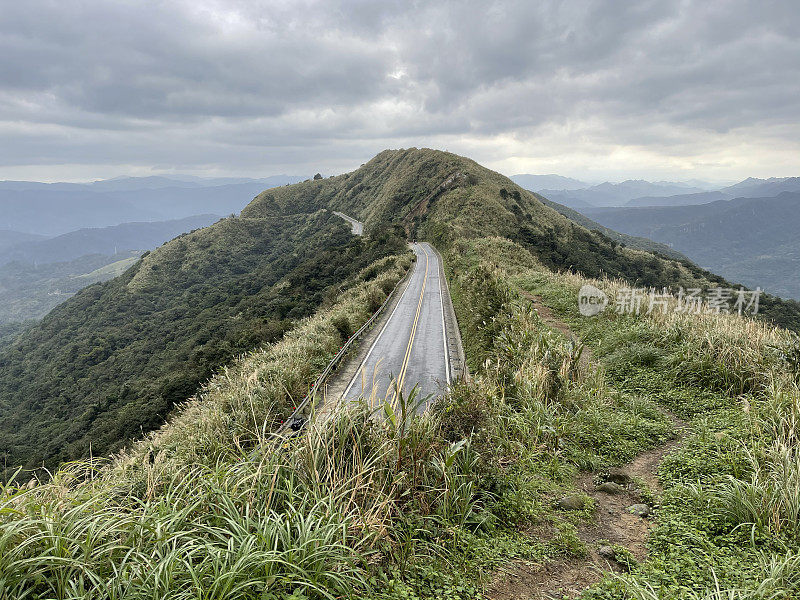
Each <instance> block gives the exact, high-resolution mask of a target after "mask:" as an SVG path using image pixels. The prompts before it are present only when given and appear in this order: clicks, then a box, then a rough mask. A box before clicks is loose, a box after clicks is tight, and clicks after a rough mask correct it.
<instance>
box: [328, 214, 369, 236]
mask: <svg viewBox="0 0 800 600" xmlns="http://www.w3.org/2000/svg"><path fill="white" fill-rule="evenodd" d="M333 214H335V215H336V216H337V217H341V218H343V219H344V220H345V221H347V222H348V223H350V227H351V228H352V230H353V233H354V234H355V235H364V224H363V223H362V222H361V221H356V220H355V219H354V218H353V217H348V216H347V215H346V214H344V213H340V212H338V211H333Z"/></svg>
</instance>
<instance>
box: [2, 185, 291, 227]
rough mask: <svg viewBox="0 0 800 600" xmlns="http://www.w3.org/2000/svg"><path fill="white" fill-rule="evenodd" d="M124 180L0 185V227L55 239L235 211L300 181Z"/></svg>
mask: <svg viewBox="0 0 800 600" xmlns="http://www.w3.org/2000/svg"><path fill="white" fill-rule="evenodd" d="M302 180H303V178H302V177H297V176H285V175H281V176H276V177H270V178H266V179H263V180H244V181H242V180H236V179H233V180H230V181H229V180H228V179H212V180H210V184H209V182H207V181H206V180H198V179H188V180H186V179H185V178H179V179H173V178H166V177H144V178H140V177H127V178H119V179H111V180H105V181H97V182H92V183H87V184H74V183H36V182H17V181H11V182H9V181H6V182H0V206H2V208H3V216H2V218H0V229H10V230H13V231H18V232H23V233H34V234H40V235H48V236H54V235H60V234H63V233H67V232H70V231H74V230H76V229H81V228H86V227H108V226H110V225H119V224H120V223H128V222H133V221H165V220H171V219H182V218H184V217H189V216H192V215H200V214H221V215H227V214H231V213H238V212H239V211H240V210H242V208H244V206H245V205H246V204H247V203H248V202H249V200H251V199H252V198H253V197H255V196H256V195H257V194H258V193H259V192H261V191H262V190H264V189H265V188H268V187H275V186H278V185H285V184H288V183H295V182H297V181H302Z"/></svg>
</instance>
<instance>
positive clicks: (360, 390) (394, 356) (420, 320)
mask: <svg viewBox="0 0 800 600" xmlns="http://www.w3.org/2000/svg"><path fill="white" fill-rule="evenodd" d="M412 248H413V250H414V253H415V254H416V255H417V260H416V263H415V265H414V270H413V272H412V273H411V275H410V278H409V281H408V285H407V286H406V288H405V290H404V291H403V294H402V296H401V297H400V299H399V301H398V302H397V304H396V305H395V307H394V309H393V310H392V312H391V313H390V316H389V318H388V319H387V320H386V321H385V322H384V323H383V325H382V326H381V329H379V330H378V334H377V337H375V339H374V340H373V341H372V342H371V346H370V347H369V350H368V352H367V354H366V356H365V358H364V359H363V360H362V362H361V364H360V365H359V366H358V368H357V370H356V373H355V375H353V376H352V378H351V379H350V380H349V383H348V384H347V387H346V388H345V391H344V393H343V395H342V396H341V398H342V399H344V400H356V399H358V398H359V397H364V398H365V399H367V400H370V399H371V398H374V399H379V400H382V399H383V398H386V397H390V398H394V394H395V390H396V389H397V388H396V385H395V383H397V384H398V385H399V389H401V390H402V392H403V394H404V396H405V397H406V398H408V395H409V393H410V392H411V390H412V389H413V388H414V387H415V386H418V390H419V394H420V396H419V397H420V398H422V397H426V396H429V395H430V396H437V395H441V393H442V392H443V390H444V389H445V388H446V387H447V385H448V384H449V383H450V378H451V374H450V361H449V354H448V348H447V340H446V338H445V322H444V319H445V316H444V315H445V311H444V304H443V297H442V293H443V289H444V288H443V282H442V281H441V278H440V274H441V272H442V270H441V268H440V264H439V255H438V254H437V253H436V252H435V251H434V250H433V248H431V246H430V244H427V243H424V242H423V243H419V244H414V245H413V246H412ZM444 293H445V294H446V293H447V292H446V291H445V292H444ZM426 407H427V403H425V404H423V405H421V406H420V410H424V409H425V408H426Z"/></svg>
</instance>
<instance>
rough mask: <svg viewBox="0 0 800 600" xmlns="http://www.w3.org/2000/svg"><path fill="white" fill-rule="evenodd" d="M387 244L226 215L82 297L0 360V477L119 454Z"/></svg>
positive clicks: (317, 226)
mask: <svg viewBox="0 0 800 600" xmlns="http://www.w3.org/2000/svg"><path fill="white" fill-rule="evenodd" d="M399 248H402V243H401V242H400V241H399V240H398V239H397V238H392V237H391V236H383V237H382V238H379V239H367V240H360V239H355V238H353V236H352V235H351V234H350V232H349V228H348V227H347V226H346V225H345V224H344V222H342V221H341V219H339V218H338V217H335V216H333V215H331V214H330V213H327V212H315V213H311V214H297V215H286V216H273V217H269V218H260V219H254V218H249V219H240V218H230V219H225V220H223V221H220V222H219V223H217V224H215V225H213V226H211V227H208V228H206V229H201V230H198V231H195V232H193V233H190V234H185V235H182V236H179V237H178V238H176V239H175V240H173V241H171V242H169V243H167V244H165V245H164V246H162V247H161V248H159V249H157V250H155V251H153V252H151V253H149V254H147V255H145V257H144V258H143V259H142V260H141V261H139V262H137V264H136V265H134V266H133V267H131V268H130V269H129V270H128V271H127V272H126V273H125V274H124V275H122V276H121V277H118V278H116V279H113V280H111V281H109V282H106V283H102V284H96V285H92V286H89V287H88V288H85V289H84V290H82V291H81V292H79V293H78V294H77V295H76V296H74V297H73V298H72V299H70V300H68V301H67V302H65V303H64V304H62V305H60V306H58V307H57V308H56V309H54V310H53V311H52V312H51V313H50V314H49V315H48V316H47V317H46V318H45V319H43V320H42V322H41V323H40V324H38V325H36V326H35V327H34V328H32V329H31V330H30V331H28V332H27V333H26V334H25V335H24V336H23V337H22V338H21V339H19V340H17V341H16V343H14V344H13V345H12V346H10V347H8V348H6V349H4V350H3V351H2V352H0V423H2V426H1V427H0V455H2V456H3V458H4V463H5V464H6V465H8V469H9V470H8V471H6V473H7V474H8V472H10V470H12V469H13V467H14V466H16V465H25V466H26V467H28V468H30V467H35V466H41V465H42V464H44V465H46V466H48V467H53V466H56V465H57V464H58V463H59V462H62V461H65V460H70V459H75V458H80V457H84V456H86V455H88V453H89V451H90V449H91V451H92V452H93V453H94V454H95V455H104V454H107V453H108V452H111V451H116V450H119V449H120V448H122V446H123V445H124V444H125V443H126V442H127V441H129V440H131V439H132V438H135V437H137V436H140V435H141V434H142V432H143V431H144V432H146V431H149V430H151V429H153V428H155V427H158V426H160V425H161V424H162V423H163V422H164V420H165V418H166V416H167V415H168V413H169V411H170V409H171V408H172V406H173V405H174V404H175V403H177V402H181V401H183V400H185V399H186V398H188V397H189V396H191V395H192V394H194V392H195V391H196V390H197V389H198V387H199V385H200V384H201V383H202V382H203V381H205V380H206V379H208V378H209V377H210V376H211V375H212V373H214V371H216V370H217V369H218V368H220V367H221V366H222V365H225V364H226V363H228V362H230V361H231V360H232V359H233V358H234V357H235V356H237V355H238V354H241V353H243V352H245V351H248V350H250V349H252V348H254V347H257V346H259V345H260V344H264V343H270V342H274V341H275V340H277V339H279V338H280V337H281V336H282V335H283V333H284V332H285V331H286V330H287V329H289V328H290V327H291V326H292V324H293V323H294V322H296V321H297V320H298V319H301V318H303V317H305V316H307V315H308V314H310V313H311V312H312V311H313V310H314V309H316V308H317V307H318V306H319V305H320V304H321V303H322V302H323V301H324V300H325V299H326V298H327V297H329V295H330V294H331V293H333V292H332V291H333V290H336V289H338V286H340V285H342V284H344V283H345V282H346V281H347V280H348V278H350V277H352V276H353V275H354V274H355V273H357V272H358V271H359V270H360V269H362V268H363V267H364V266H366V265H367V264H369V263H370V262H372V261H373V260H375V259H377V258H380V257H382V256H385V255H386V254H388V253H392V252H396V251H397V250H398V249H399Z"/></svg>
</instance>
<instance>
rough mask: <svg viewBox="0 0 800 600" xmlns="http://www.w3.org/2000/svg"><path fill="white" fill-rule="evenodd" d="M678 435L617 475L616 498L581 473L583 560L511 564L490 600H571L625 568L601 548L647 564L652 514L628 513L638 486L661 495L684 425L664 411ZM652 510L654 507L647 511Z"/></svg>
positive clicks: (545, 314)
mask: <svg viewBox="0 0 800 600" xmlns="http://www.w3.org/2000/svg"><path fill="white" fill-rule="evenodd" d="M522 295H523V296H524V297H526V298H528V299H529V300H531V302H533V303H534V305H535V308H536V310H537V312H538V314H539V316H540V317H541V318H542V320H543V321H544V322H545V323H547V325H549V326H550V327H553V328H554V329H556V330H558V331H560V332H562V333H563V334H565V335H567V336H569V337H571V338H574V339H577V338H576V336H574V335H573V333H572V331H571V330H570V328H569V326H568V325H567V324H566V323H564V322H563V321H561V320H559V319H558V318H557V317H556V316H555V315H554V314H553V311H552V310H550V308H548V307H547V306H545V305H544V304H542V302H541V298H539V297H537V296H534V295H533V294H530V293H528V292H525V291H522ZM592 358H593V357H592V353H591V350H590V349H589V348H586V349H585V350H584V352H583V354H582V356H581V362H582V366H583V367H584V368H588V367H589V365H590V362H591V361H592ZM664 413H665V414H667V416H669V417H670V418H671V419H672V420H673V422H675V424H676V428H677V430H678V436H679V437H678V439H677V440H673V441H671V442H669V443H667V444H665V445H663V446H659V447H658V448H653V449H651V450H648V451H646V452H643V453H642V454H640V455H639V456H637V457H636V458H635V459H634V460H632V461H631V462H629V463H627V464H626V465H624V466H622V467H621V468H620V469H617V470H616V472H618V473H621V474H623V476H626V477H627V478H629V479H630V480H631V482H630V483H627V484H625V485H623V486H622V488H621V489H619V490H618V492H619V493H616V494H614V493H606V492H603V491H600V490H598V489H597V483H598V479H597V474H595V473H583V474H581V475H579V476H578V478H577V481H576V485H575V487H576V489H577V490H578V491H581V492H584V493H586V494H587V495H588V496H589V497H591V498H592V499H593V500H594V502H595V514H594V519H593V520H592V522H591V523H583V524H581V525H580V526H578V537H579V538H580V539H581V541H583V543H584V544H585V545H586V547H587V551H588V552H587V555H586V556H584V557H570V558H564V559H558V560H553V561H549V562H546V563H534V562H530V561H515V562H513V563H510V564H509V565H507V566H506V567H505V568H504V569H501V570H500V571H499V572H498V573H497V574H496V575H495V577H494V579H493V581H492V582H491V584H490V585H489V586H488V588H487V591H486V597H487V598H489V599H491V600H519V599H532V600H545V599H559V600H561V599H562V598H575V597H577V596H579V595H580V594H581V593H582V592H583V591H585V590H586V589H587V588H588V587H590V586H591V585H592V584H595V583H597V582H599V581H600V580H601V579H602V577H603V575H604V573H608V572H610V571H615V572H619V571H621V570H623V569H624V567H623V566H622V565H621V564H620V563H618V562H617V561H615V560H614V558H608V557H605V556H601V552H600V551H599V550H600V549H601V547H604V546H605V547H606V548H605V550H607V547H608V546H615V545H616V546H621V547H624V548H625V549H627V550H628V551H629V552H630V553H631V554H632V555H633V556H634V557H635V558H636V560H637V561H642V560H644V559H646V558H647V547H646V542H647V536H648V534H649V532H650V529H651V528H652V527H653V521H652V518H653V516H652V514H651V515H648V516H645V517H642V516H638V515H636V514H632V513H631V512H630V511H629V507H631V506H632V505H634V504H642V503H643V500H642V496H641V494H640V490H639V489H638V486H637V484H636V483H635V482H636V481H642V482H644V483H645V484H646V485H647V487H648V488H649V489H650V491H651V492H653V493H660V491H661V486H660V485H659V482H658V477H657V475H656V472H657V469H658V465H659V463H660V462H661V460H662V459H663V458H664V456H665V455H666V454H668V453H669V452H671V451H672V450H674V449H675V448H676V447H677V446H678V445H679V444H680V440H681V438H682V437H683V430H684V429H685V428H686V424H685V423H684V422H683V421H681V420H679V419H677V418H676V417H675V416H674V415H672V414H670V413H668V412H667V411H664ZM649 508H650V509H651V510H652V507H649ZM529 533H530V535H533V536H535V537H537V538H546V537H548V532H547V531H545V530H543V529H542V528H541V527H539V528H537V529H534V530H532V531H531V532H529Z"/></svg>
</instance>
